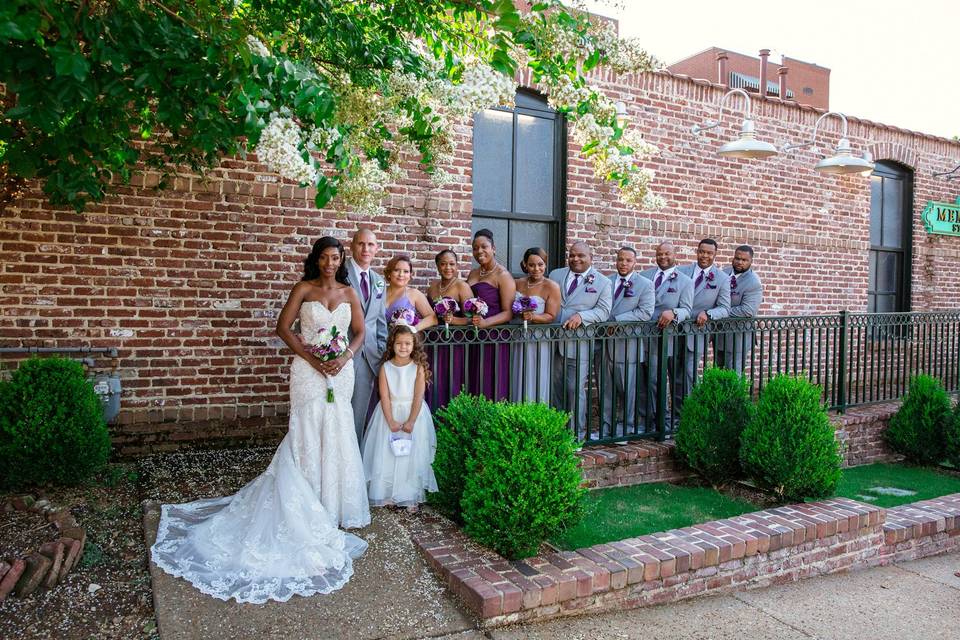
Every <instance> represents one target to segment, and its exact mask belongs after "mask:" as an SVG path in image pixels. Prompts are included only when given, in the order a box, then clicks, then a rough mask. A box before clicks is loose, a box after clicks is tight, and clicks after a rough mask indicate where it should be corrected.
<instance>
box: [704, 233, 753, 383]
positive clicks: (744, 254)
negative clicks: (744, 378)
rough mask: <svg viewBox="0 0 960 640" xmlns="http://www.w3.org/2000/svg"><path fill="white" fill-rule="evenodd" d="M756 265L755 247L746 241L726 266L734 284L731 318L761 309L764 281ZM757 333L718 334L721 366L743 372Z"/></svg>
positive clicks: (735, 332) (731, 299)
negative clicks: (758, 274) (755, 268)
mask: <svg viewBox="0 0 960 640" xmlns="http://www.w3.org/2000/svg"><path fill="white" fill-rule="evenodd" d="M752 266H753V247H751V246H750V245H747V244H743V245H740V246H739V247H737V249H736V251H734V253H733V263H732V265H731V266H729V267H727V268H726V269H724V276H725V277H726V279H727V281H728V282H729V284H730V317H731V318H747V319H750V318H756V317H757V313H758V311H759V310H760V303H762V302H763V283H761V282H760V278H759V276H757V273H756V272H755V271H754V270H753V269H752V268H751V267H752ZM733 328H734V327H731V329H733ZM753 337H754V332H753V331H752V330H751V331H731V332H730V333H727V334H724V335H722V336H717V337H716V344H715V346H714V348H715V349H716V351H717V362H718V363H719V364H720V366H722V367H726V368H728V369H733V370H734V371H736V372H737V373H740V374H742V373H743V369H744V364H745V363H746V362H748V361H749V360H750V352H751V351H752V350H753Z"/></svg>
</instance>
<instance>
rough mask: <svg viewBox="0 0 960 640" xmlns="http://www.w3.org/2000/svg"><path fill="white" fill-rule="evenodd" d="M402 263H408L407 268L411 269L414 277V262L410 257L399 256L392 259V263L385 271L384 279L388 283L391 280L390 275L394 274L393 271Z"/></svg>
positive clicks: (388, 263)
mask: <svg viewBox="0 0 960 640" xmlns="http://www.w3.org/2000/svg"><path fill="white" fill-rule="evenodd" d="M401 262H406V263H407V266H408V267H410V277H411V278H412V277H413V261H412V260H411V259H410V256H405V255H399V256H393V257H392V258H390V261H389V262H387V266H386V267H385V268H384V269H383V277H385V278H386V279H387V280H388V281H389V280H390V275H391V274H392V273H393V270H394V269H396V268H397V265H398V264H400V263H401Z"/></svg>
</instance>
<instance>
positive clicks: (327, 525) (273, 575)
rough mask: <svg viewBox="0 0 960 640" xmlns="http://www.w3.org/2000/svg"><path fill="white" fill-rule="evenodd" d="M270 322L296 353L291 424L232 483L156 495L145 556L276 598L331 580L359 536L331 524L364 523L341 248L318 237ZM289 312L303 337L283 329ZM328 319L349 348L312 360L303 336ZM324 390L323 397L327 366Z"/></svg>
mask: <svg viewBox="0 0 960 640" xmlns="http://www.w3.org/2000/svg"><path fill="white" fill-rule="evenodd" d="M304 270H305V275H304V280H303V281H301V282H300V283H298V284H297V285H296V286H295V287H294V289H293V291H292V292H291V294H290V298H289V299H288V300H287V303H286V305H285V306H284V308H283V311H282V312H281V314H280V319H279V320H278V323H277V333H278V334H279V335H280V337H281V338H283V340H284V342H286V343H287V344H288V345H289V346H290V348H291V349H293V350H294V351H295V352H296V354H297V357H296V358H294V362H293V366H292V368H291V372H290V426H289V431H288V432H287V435H286V437H285V438H284V439H283V441H282V442H281V443H280V446H279V448H278V449H277V452H276V453H275V454H274V456H273V460H272V461H271V462H270V466H268V467H267V470H266V471H264V472H263V473H262V474H261V475H260V476H258V477H257V478H256V479H254V480H253V481H251V482H250V483H249V484H248V485H246V486H245V487H243V488H242V489H240V491H238V492H237V493H236V494H234V495H232V496H227V497H223V498H213V499H208V500H198V501H196V502H190V503H187V504H179V505H169V504H167V505H163V508H162V513H161V517H160V527H159V531H158V533H157V541H156V542H155V543H154V545H153V547H152V548H151V556H152V558H153V561H154V562H155V563H156V564H157V566H158V567H160V568H161V569H163V570H164V571H166V572H167V573H170V574H172V575H174V576H178V577H183V578H185V579H186V580H188V581H189V582H190V583H191V584H193V585H194V586H195V587H196V588H197V589H199V590H200V591H202V592H203V593H206V594H208V595H211V596H213V597H215V598H219V599H221V600H229V599H231V598H233V599H235V600H236V601H237V602H251V603H263V602H266V601H267V600H278V601H281V602H284V601H287V600H289V599H290V598H291V597H292V596H293V595H302V596H308V595H313V594H316V593H329V592H331V591H334V590H336V589H339V588H340V587H342V586H343V585H344V584H346V582H347V580H349V579H350V576H351V575H353V559H354V558H357V557H359V556H360V554H362V553H363V552H364V551H365V550H366V547H367V543H366V542H364V541H363V540H362V539H360V538H358V537H356V536H354V535H351V534H349V533H345V532H344V531H341V530H340V529H339V528H338V525H342V526H344V527H363V526H366V525H367V524H369V523H370V509H369V505H368V503H367V493H366V481H365V478H364V475H363V463H362V461H361V459H360V449H359V445H358V444H357V437H356V432H355V429H354V421H353V408H352V406H351V403H350V399H351V396H352V394H353V377H354V375H353V358H352V357H351V356H352V351H354V350H356V349H358V348H360V345H361V344H362V343H363V311H362V308H361V307H360V301H359V298H358V297H357V295H356V293H354V291H353V289H352V288H350V287H349V285H346V286H345V285H344V284H343V283H344V282H346V271H345V269H344V268H343V248H342V246H341V245H340V243H339V242H338V241H337V240H336V239H334V238H329V237H327V238H321V239H320V240H318V241H317V242H316V243H315V244H314V246H313V251H312V252H311V253H310V256H309V257H308V258H307V259H306V261H305V269H304ZM297 315H299V318H300V327H301V335H302V338H303V342H302V341H301V340H300V338H298V337H297V336H296V335H295V334H294V333H293V332H292V331H291V329H290V327H291V325H292V324H293V321H294V319H295V318H296V317H297ZM332 326H335V327H337V329H338V330H339V331H340V332H342V333H343V334H344V335H347V332H348V330H350V335H351V337H352V340H351V342H350V346H349V351H350V352H348V353H346V354H344V356H342V357H340V358H337V359H335V360H331V361H329V362H320V361H319V360H318V359H317V358H316V357H314V356H313V355H311V354H310V353H308V352H307V351H306V349H305V348H304V342H306V343H309V342H311V341H312V340H313V338H314V337H315V336H316V334H317V333H318V332H319V331H320V330H322V329H325V328H329V327H332ZM326 376H329V379H330V381H331V382H332V387H333V402H329V401H328V397H327V377H326Z"/></svg>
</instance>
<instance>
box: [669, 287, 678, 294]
mask: <svg viewBox="0 0 960 640" xmlns="http://www.w3.org/2000/svg"><path fill="white" fill-rule="evenodd" d="M676 292H677V290H676V289H674V288H673V287H670V288H669V289H667V293H676Z"/></svg>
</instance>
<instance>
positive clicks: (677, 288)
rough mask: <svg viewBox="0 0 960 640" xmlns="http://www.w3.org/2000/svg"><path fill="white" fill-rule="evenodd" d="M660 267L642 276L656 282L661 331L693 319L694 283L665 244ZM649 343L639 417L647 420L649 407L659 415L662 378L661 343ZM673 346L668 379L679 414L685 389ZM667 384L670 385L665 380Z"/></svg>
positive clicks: (658, 258)
mask: <svg viewBox="0 0 960 640" xmlns="http://www.w3.org/2000/svg"><path fill="white" fill-rule="evenodd" d="M656 262H657V266H656V267H654V268H652V269H647V270H646V271H642V272H641V273H640V275H641V276H643V277H644V278H646V279H647V280H650V281H651V282H653V289H654V293H655V296H656V297H655V303H656V304H655V306H654V309H653V317H654V319H655V320H656V321H657V326H658V327H660V329H661V330H663V329H665V328H666V327H667V326H669V325H674V326H676V325H678V324H680V323H681V322H684V321H685V320H687V319H688V318H689V317H690V311H691V309H692V308H693V280H691V279H690V278H689V277H687V276H686V275H684V274H683V273H681V272H680V270H679V269H678V268H677V258H676V254H675V250H674V247H673V244H671V243H670V242H662V243H660V244H659V245H658V246H657V256H656ZM661 339H662V338H658V339H657V340H651V341H650V350H651V351H650V354H649V356H648V357H647V368H646V371H645V372H643V374H644V377H645V378H646V381H645V383H644V381H641V383H640V392H641V394H642V397H641V398H640V414H641V415H643V416H644V417H645V418H646V415H647V407H648V405H649V406H650V408H651V410H650V413H651V415H652V414H654V413H656V410H657V406H656V402H657V384H658V382H659V380H658V378H659V374H660V340H661ZM674 342H676V340H674V339H670V340H669V341H668V343H667V377H668V378H669V384H670V387H669V388H670V389H671V390H672V393H671V399H672V404H673V407H674V409H675V410H676V411H677V412H679V409H680V405H681V404H682V402H683V389H681V388H680V385H679V384H677V380H676V371H675V366H674V357H673V355H674ZM664 383H665V384H666V383H667V381H666V380H665V381H664ZM664 419H665V421H666V423H667V424H668V425H669V424H670V409H669V408H668V409H667V415H666V416H665V417H664ZM644 423H645V426H646V429H647V431H650V430H652V429H653V422H652V421H647V420H646V419H645V421H644Z"/></svg>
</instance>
